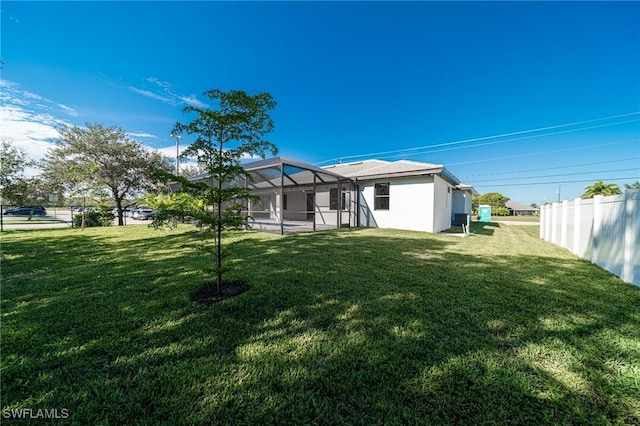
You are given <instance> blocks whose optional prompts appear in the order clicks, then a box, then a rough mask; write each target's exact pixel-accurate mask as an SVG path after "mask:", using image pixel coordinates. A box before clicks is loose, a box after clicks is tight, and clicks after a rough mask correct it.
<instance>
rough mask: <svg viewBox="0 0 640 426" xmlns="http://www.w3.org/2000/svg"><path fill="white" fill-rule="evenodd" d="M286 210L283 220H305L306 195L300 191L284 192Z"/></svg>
mask: <svg viewBox="0 0 640 426" xmlns="http://www.w3.org/2000/svg"><path fill="white" fill-rule="evenodd" d="M285 195H286V196H287V208H286V210H285V211H284V218H285V220H307V194H306V193H305V192H302V191H291V192H289V191H285Z"/></svg>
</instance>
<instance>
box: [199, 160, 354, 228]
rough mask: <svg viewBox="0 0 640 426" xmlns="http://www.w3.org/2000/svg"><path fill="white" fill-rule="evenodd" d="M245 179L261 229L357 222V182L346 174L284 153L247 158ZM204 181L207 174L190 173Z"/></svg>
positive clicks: (251, 212) (256, 224)
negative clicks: (264, 157) (263, 158)
mask: <svg viewBox="0 0 640 426" xmlns="http://www.w3.org/2000/svg"><path fill="white" fill-rule="evenodd" d="M244 169H245V170H246V171H247V172H248V174H249V175H251V177H252V178H253V179H252V180H249V179H247V180H246V181H244V180H243V181H241V182H239V184H240V185H242V184H244V185H246V186H247V187H248V188H249V189H250V190H251V193H252V194H253V195H256V196H258V200H257V201H248V202H247V206H246V211H245V212H244V213H245V214H247V215H248V216H249V217H250V218H252V219H250V220H249V224H250V226H251V229H253V230H256V231H264V232H273V233H278V234H291V233H297V232H309V231H316V230H327V229H336V228H341V227H351V226H356V215H355V211H356V205H355V200H356V198H357V197H356V196H355V193H356V186H355V183H354V182H353V181H352V180H351V179H349V178H346V177H344V176H340V175H338V174H336V173H332V172H331V171H328V170H325V169H321V168H319V167H315V166H313V165H311V164H307V163H304V162H301V161H296V160H291V159H288V158H283V157H274V158H268V159H266V160H260V161H255V162H252V163H247V164H244ZM190 180H191V181H194V182H205V183H207V182H208V181H209V180H210V179H209V175H208V174H203V175H197V176H193V177H192V178H190Z"/></svg>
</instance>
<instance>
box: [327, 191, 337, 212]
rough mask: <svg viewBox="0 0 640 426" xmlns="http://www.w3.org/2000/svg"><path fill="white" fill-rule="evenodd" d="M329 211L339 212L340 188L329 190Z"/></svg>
mask: <svg viewBox="0 0 640 426" xmlns="http://www.w3.org/2000/svg"><path fill="white" fill-rule="evenodd" d="M329 210H338V188H330V189H329Z"/></svg>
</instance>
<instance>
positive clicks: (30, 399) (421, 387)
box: [0, 223, 640, 425]
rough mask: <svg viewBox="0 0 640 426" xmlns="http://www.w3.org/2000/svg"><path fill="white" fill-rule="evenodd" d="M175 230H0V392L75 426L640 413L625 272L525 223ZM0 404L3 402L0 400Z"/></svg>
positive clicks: (543, 419) (573, 419)
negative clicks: (577, 253)
mask: <svg viewBox="0 0 640 426" xmlns="http://www.w3.org/2000/svg"><path fill="white" fill-rule="evenodd" d="M475 226H476V233H475V234H472V235H471V236H470V237H469V238H461V237H460V236H456V235H431V234H424V233H413V232H403V231H396V230H379V229H357V230H342V231H331V232H323V233H316V234H299V235H291V236H285V237H280V236H273V235H267V234H258V233H233V234H231V235H230V236H228V237H227V238H226V251H225V256H226V259H227V262H229V264H232V265H233V266H234V267H235V269H234V270H233V271H232V272H230V273H229V274H228V279H230V280H245V281H246V282H247V283H248V284H249V286H250V288H249V290H248V291H247V292H245V293H243V294H242V295H240V296H238V297H235V298H232V299H228V300H225V301H223V302H221V303H218V304H214V305H212V306H203V305H199V304H195V303H193V302H190V301H189V298H190V296H191V294H193V293H194V292H195V291H196V290H198V289H199V288H201V287H202V286H203V285H205V284H206V283H208V282H211V278H210V277H208V276H207V275H206V274H204V273H203V272H202V271H203V269H206V268H208V267H209V266H210V264H211V262H212V257H211V256H210V255H209V254H208V253H206V252H205V251H204V250H202V249H209V250H210V245H209V243H206V242H203V240H202V239H201V237H200V236H199V235H198V234H197V233H195V232H194V231H193V230H192V228H190V227H183V228H180V229H179V230H178V231H154V230H151V229H149V228H147V227H146V226H134V227H126V228H122V227H110V228H102V229H96V228H91V229H86V230H84V231H79V230H75V229H53V230H43V231H11V232H5V233H3V234H1V238H2V295H1V296H2V302H1V308H2V329H1V330H2V341H1V345H2V346H1V349H2V353H1V361H2V363H1V367H0V368H1V373H2V402H1V405H2V408H3V409H6V408H31V409H33V410H37V409H55V408H57V409H58V410H61V409H67V410H68V413H69V418H68V419H67V420H66V422H67V423H78V424H148V425H157V424H163V423H164V424H170V425H173V424H224V425H227V424H251V425H255V424H362V425H370V424H527V425H528V424H598V425H601V424H638V423H639V422H640V288H638V287H634V286H632V285H630V284H625V283H624V282H622V281H621V280H619V279H618V278H616V277H615V276H613V275H611V274H609V273H608V272H606V271H604V270H602V269H600V268H598V267H596V266H594V265H591V264H590V263H588V262H586V261H583V260H580V259H578V258H576V257H574V256H573V255H571V254H570V253H569V252H567V251H565V250H563V249H560V248H557V247H555V246H553V245H551V244H548V243H545V242H543V241H541V240H540V239H538V237H537V235H538V227H537V226H526V227H517V226H506V225H504V226H500V225H499V224H496V223H490V224H476V225H475ZM4 412H5V411H3V413H4Z"/></svg>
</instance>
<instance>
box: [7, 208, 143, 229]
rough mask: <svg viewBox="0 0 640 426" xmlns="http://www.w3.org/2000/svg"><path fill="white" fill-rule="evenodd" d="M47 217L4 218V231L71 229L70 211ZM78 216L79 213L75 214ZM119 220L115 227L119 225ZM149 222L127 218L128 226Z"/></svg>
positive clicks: (52, 213)
mask: <svg viewBox="0 0 640 426" xmlns="http://www.w3.org/2000/svg"><path fill="white" fill-rule="evenodd" d="M48 212H49V214H48V215H47V216H33V217H32V218H31V220H27V219H28V218H29V217H28V216H4V217H3V218H2V220H3V226H2V228H3V229H6V230H9V229H23V230H24V229H50V228H70V227H71V212H70V211H68V210H60V211H54V210H52V209H49V210H48ZM75 214H77V213H75ZM117 223H118V221H117V219H116V220H115V221H114V225H117ZM148 223H149V221H148V220H146V221H145V220H133V219H131V218H130V217H128V218H125V224H126V225H146V224H148Z"/></svg>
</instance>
